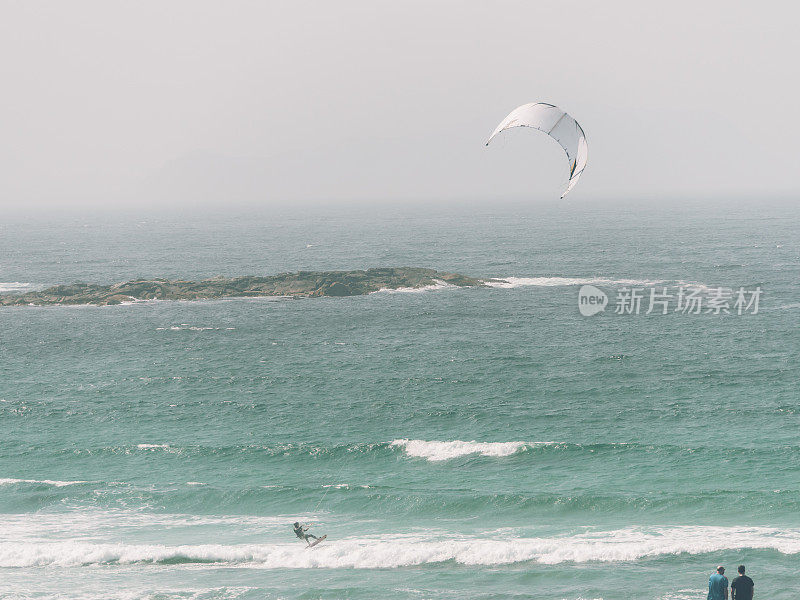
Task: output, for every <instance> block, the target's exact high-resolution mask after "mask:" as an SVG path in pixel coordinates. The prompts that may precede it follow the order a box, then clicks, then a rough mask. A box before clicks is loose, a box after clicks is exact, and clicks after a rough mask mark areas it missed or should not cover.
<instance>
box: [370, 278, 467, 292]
mask: <svg viewBox="0 0 800 600" xmlns="http://www.w3.org/2000/svg"><path fill="white" fill-rule="evenodd" d="M434 281H435V282H436V283H433V284H431V285H423V286H422V287H400V288H381V289H379V290H377V291H375V292H370V293H371V294H418V293H422V292H431V291H434V290H443V289H446V288H455V287H458V286H457V285H453V284H452V283H447V282H446V281H442V280H441V279H434Z"/></svg>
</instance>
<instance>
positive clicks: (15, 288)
mask: <svg viewBox="0 0 800 600" xmlns="http://www.w3.org/2000/svg"><path fill="white" fill-rule="evenodd" d="M30 287H31V284H30V283H23V282H21V281H0V293H5V292H27V291H28V290H29V289H30Z"/></svg>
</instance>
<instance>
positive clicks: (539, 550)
mask: <svg viewBox="0 0 800 600" xmlns="http://www.w3.org/2000/svg"><path fill="white" fill-rule="evenodd" d="M744 549H751V550H774V551H778V552H780V553H782V554H800V530H798V529H793V530H778V529H772V528H765V527H749V528H740V527H695V526H684V527H670V528H652V529H644V528H627V529H621V530H613V531H602V532H593V533H583V534H577V535H573V536H568V537H552V538H516V539H507V537H496V538H485V537H484V538H475V537H472V538H470V537H462V538H454V539H443V540H442V539H439V540H430V539H426V538H425V537H415V536H399V535H396V536H376V537H375V538H361V539H344V540H341V541H330V542H328V543H327V544H324V545H322V546H320V547H318V548H316V549H314V551H308V550H307V549H306V548H305V547H304V546H302V545H299V544H275V545H222V544H203V545H182V546H166V545H145V544H142V545H125V544H94V543H89V542H5V543H0V567H18V568H19V567H39V566H49V565H55V566H84V565H93V564H133V563H144V564H148V563H149V564H166V565H169V564H173V565H174V564H183V563H224V564H237V565H246V566H248V567H251V568H263V569H309V568H324V569H337V568H351V569H352V568H355V569H385V568H397V567H406V566H415V565H421V564H435V563H443V562H455V563H458V564H462V565H472V566H478V565H481V566H493V565H507V564H513V563H522V562H537V563H540V564H559V563H565V562H576V563H582V562H592V561H594V562H626V561H635V560H638V559H640V558H645V557H655V556H662V555H678V554H693V555H697V554H707V553H712V552H718V551H723V550H744Z"/></svg>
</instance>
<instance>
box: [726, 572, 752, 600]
mask: <svg viewBox="0 0 800 600" xmlns="http://www.w3.org/2000/svg"><path fill="white" fill-rule="evenodd" d="M738 571H739V576H738V577H734V579H733V581H731V600H753V587H754V586H755V583H753V580H752V579H750V578H749V577H748V576H747V575H745V574H744V565H739V569H738Z"/></svg>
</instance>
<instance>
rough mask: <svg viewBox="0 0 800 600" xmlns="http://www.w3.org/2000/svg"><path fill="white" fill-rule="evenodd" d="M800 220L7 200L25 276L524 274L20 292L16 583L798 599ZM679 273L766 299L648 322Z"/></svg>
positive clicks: (12, 315)
mask: <svg viewBox="0 0 800 600" xmlns="http://www.w3.org/2000/svg"><path fill="white" fill-rule="evenodd" d="M798 223H800V208H798V207H797V206H796V204H793V203H791V202H785V203H780V202H770V201H766V200H759V199H752V200H739V201H734V200H723V199H720V200H716V201H709V202H700V201H696V202H688V201H686V202H680V201H676V202H668V201H662V202H658V201H655V200H639V201H629V202H611V201H608V202H588V201H587V202H572V201H565V202H557V203H556V202H554V203H544V202H522V201H520V202H506V203H503V202H498V203H492V204H480V203H475V204H466V203H465V204H455V203H454V204H450V205H436V204H431V205H420V204H409V205H405V206H403V205H388V206H384V205H381V204H380V203H379V202H376V203H374V204H373V205H364V206H355V205H352V206H337V207H331V206H328V207H309V206H305V207H296V208H294V209H291V208H280V209H277V208H273V209H270V208H258V209H255V208H250V209H246V208H230V209H229V210H226V211H223V210H221V209H214V210H211V209H191V210H190V209H188V208H187V209H185V210H182V211H177V210H173V211H171V212H170V211H166V210H160V209H159V210H150V211H148V210H145V209H144V208H140V209H135V208H127V209H120V210H117V211H112V210H98V211H95V212H90V211H88V210H86V211H79V210H77V209H76V210H74V211H72V212H65V211H62V212H59V211H52V212H47V213H44V211H42V213H40V214H34V213H33V212H29V213H27V214H10V215H7V218H5V219H4V220H3V221H2V222H0V281H1V282H3V283H0V290H6V291H8V290H12V291H13V290H16V291H21V290H28V289H35V288H37V287H44V286H47V285H52V284H56V283H71V282H76V281H86V282H95V283H111V282H115V281H123V280H128V279H133V278H136V277H170V278H186V279H194V278H203V277H212V276H215V275H225V276H235V275H244V274H257V275H266V274H275V273H280V272H286V271H297V270H329V269H365V268H369V267H376V266H420V267H430V268H435V269H438V270H442V271H454V272H459V273H463V274H465V275H471V276H480V277H500V278H504V279H505V280H506V283H505V284H503V285H499V286H493V287H485V288H465V289H461V288H454V287H449V286H444V285H442V286H433V287H431V288H428V289H423V290H416V291H409V290H400V291H382V292H378V293H374V294H370V295H367V296H357V297H349V298H316V299H285V298H264V299H228V300H214V301H198V302H165V301H162V302H160V301H151V302H141V303H132V304H129V305H120V306H108V307H94V306H72V307H71V306H52V307H9V308H2V309H0V597H2V598H28V599H45V598H48V599H56V598H58V599H73V598H75V599H77V598H81V599H98V600H99V599H126V600H128V599H130V600H132V599H150V600H157V599H159V600H160V599H171V598H185V599H195V600H211V599H263V598H271V599H272V598H274V599H277V598H299V599H316V598H326V599H328V598H330V599H334V598H351V599H372V598H399V599H452V598H476V599H486V600H488V599H501V598H541V599H558V600H578V599H583V600H589V599H603V600H611V599H637V600H641V599H662V600H667V599H669V600H684V599H685V600H689V599H694V598H705V593H706V589H707V581H708V576H709V575H710V574H711V573H712V572H713V570H714V568H715V567H716V565H717V564H723V565H725V566H726V567H727V569H728V575H729V576H730V577H731V578H732V577H733V576H734V575H735V571H736V566H737V565H738V564H740V563H744V564H746V565H747V570H748V574H749V575H750V576H751V577H753V579H754V580H755V582H756V594H757V597H760V598H769V599H771V600H781V599H789V598H796V596H797V591H796V590H797V585H798V583H797V573H798V571H800V520H798V510H800V433H799V432H800V428H799V427H798V426H799V425H800V391H798V381H799V380H800V356H799V354H798V353H799V351H800V333H798V327H797V324H798V316H800V283H798V282H800V229H798ZM582 285H593V286H595V287H596V288H598V289H599V290H601V291H602V292H604V293H606V294H607V295H608V298H609V304H608V306H607V307H606V309H605V310H604V311H603V312H601V313H600V314H597V315H595V316H591V317H586V316H582V315H581V313H580V312H579V305H578V294H579V290H580V289H581V286H582ZM664 287H666V288H668V290H669V291H671V292H676V293H677V290H678V289H679V288H682V287H686V288H687V289H689V288H692V289H699V290H702V292H703V294H704V298H705V300H706V302H709V301H710V300H709V298H710V297H711V296H712V295H713V293H712V291H713V290H714V289H717V288H725V289H730V290H734V291H735V290H739V289H745V290H747V291H748V292H754V291H755V290H757V289H758V290H760V291H761V295H760V297H759V305H758V307H757V309H756V307H755V306H753V305H751V306H750V308H749V310H747V307H745V308H746V310H744V311H743V314H738V311H737V310H735V308H734V307H733V306H732V305H731V306H730V310H729V311H728V312H725V311H720V312H719V314H717V313H716V312H715V311H708V310H702V311H701V312H700V314H694V313H693V312H686V311H680V310H674V308H673V307H672V306H670V308H669V310H668V312H667V314H661V311H660V310H656V311H653V312H652V313H651V314H645V313H646V310H645V307H646V302H645V301H646V300H648V299H649V297H648V294H650V293H651V292H650V290H651V289H658V290H659V291H663V288H664ZM626 289H640V290H644V292H643V296H644V301H643V304H642V310H641V312H640V313H639V314H635V311H631V313H632V314H625V313H624V312H623V314H617V312H616V310H615V303H616V302H617V299H618V298H620V297H622V295H623V294H624V293H625V292H624V290H626ZM751 295H752V294H751ZM706 306H710V305H708V304H707V305H706ZM294 521H302V522H304V523H312V525H311V528H310V532H311V533H314V534H316V535H322V534H327V535H328V538H327V539H326V540H325V541H324V542H323V543H322V544H320V545H319V546H317V547H316V548H314V549H311V550H308V549H306V548H305V547H304V545H303V543H302V542H301V541H300V540H298V539H297V538H295V537H294V535H293V533H292V530H291V523H292V522H294Z"/></svg>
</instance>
